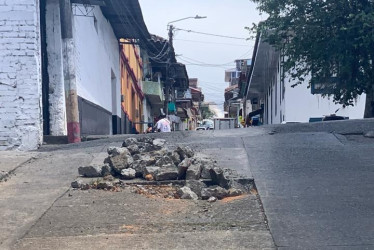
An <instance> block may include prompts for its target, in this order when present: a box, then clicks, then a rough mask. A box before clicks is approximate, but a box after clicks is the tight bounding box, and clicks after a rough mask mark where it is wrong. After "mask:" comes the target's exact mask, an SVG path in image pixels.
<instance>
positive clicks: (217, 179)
mask: <svg viewBox="0 0 374 250" xmlns="http://www.w3.org/2000/svg"><path fill="white" fill-rule="evenodd" d="M209 173H210V177H211V178H212V181H213V182H214V183H215V184H217V185H219V186H221V187H223V188H226V189H229V188H230V180H233V179H238V178H239V177H240V176H239V175H238V173H237V172H236V171H235V170H232V169H222V168H219V167H214V168H212V169H210V170H209Z"/></svg>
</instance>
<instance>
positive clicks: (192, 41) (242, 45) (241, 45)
mask: <svg viewBox="0 0 374 250" xmlns="http://www.w3.org/2000/svg"><path fill="white" fill-rule="evenodd" d="M174 40H176V41H182V42H191V43H202V44H209V45H211V44H217V45H227V46H237V47H248V45H244V44H233V43H216V42H203V41H194V40H185V39H174Z"/></svg>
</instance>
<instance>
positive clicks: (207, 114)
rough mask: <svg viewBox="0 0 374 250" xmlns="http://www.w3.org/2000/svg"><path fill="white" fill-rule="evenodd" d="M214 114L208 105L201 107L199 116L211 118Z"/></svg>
mask: <svg viewBox="0 0 374 250" xmlns="http://www.w3.org/2000/svg"><path fill="white" fill-rule="evenodd" d="M215 115H216V114H215V113H214V112H213V111H212V110H211V109H210V108H209V105H208V106H202V107H201V116H202V118H203V119H211V118H213V117H214V116H215Z"/></svg>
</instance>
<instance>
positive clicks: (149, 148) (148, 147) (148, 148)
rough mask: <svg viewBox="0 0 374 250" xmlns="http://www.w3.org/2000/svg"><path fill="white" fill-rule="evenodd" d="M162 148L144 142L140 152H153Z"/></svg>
mask: <svg viewBox="0 0 374 250" xmlns="http://www.w3.org/2000/svg"><path fill="white" fill-rule="evenodd" d="M159 149H161V147H159V146H155V145H153V144H150V143H144V145H142V146H140V147H139V152H140V153H147V152H152V151H156V150H159Z"/></svg>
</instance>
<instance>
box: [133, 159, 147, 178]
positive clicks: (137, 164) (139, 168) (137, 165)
mask: <svg viewBox="0 0 374 250" xmlns="http://www.w3.org/2000/svg"><path fill="white" fill-rule="evenodd" d="M146 166H147V164H146V163H145V162H144V161H142V160H137V161H134V162H133V163H132V164H131V165H130V167H131V168H133V169H134V170H135V173H136V174H135V175H136V177H142V176H143V172H144V169H145V167H146Z"/></svg>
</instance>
